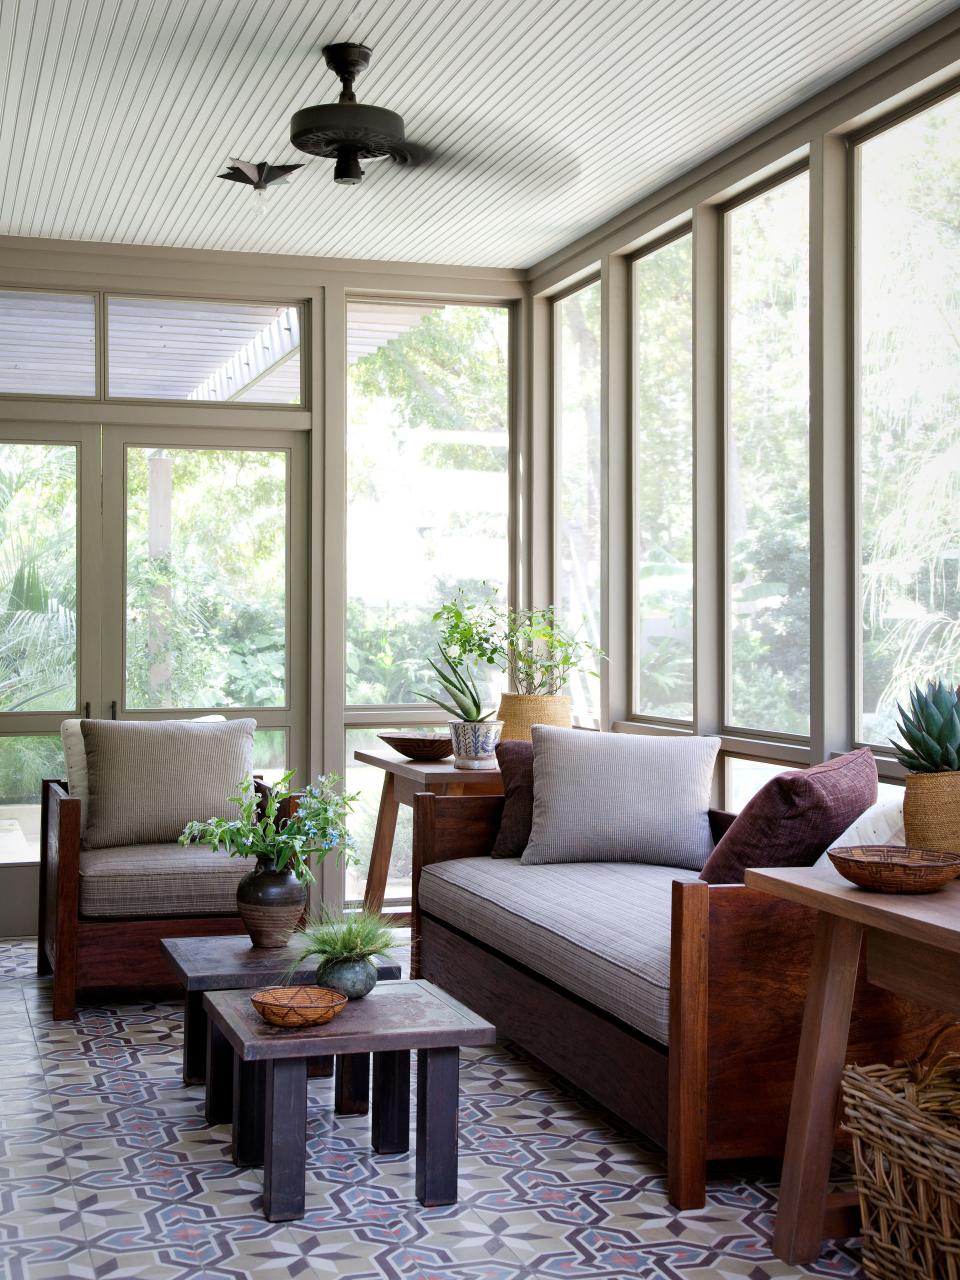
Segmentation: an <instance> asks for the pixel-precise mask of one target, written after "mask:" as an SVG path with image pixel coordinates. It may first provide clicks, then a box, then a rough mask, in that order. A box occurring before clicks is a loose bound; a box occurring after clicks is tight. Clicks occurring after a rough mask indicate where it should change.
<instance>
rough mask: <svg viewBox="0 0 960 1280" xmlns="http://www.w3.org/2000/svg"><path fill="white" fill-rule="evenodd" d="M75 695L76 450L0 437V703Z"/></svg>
mask: <svg viewBox="0 0 960 1280" xmlns="http://www.w3.org/2000/svg"><path fill="white" fill-rule="evenodd" d="M76 700H77V450H76V447H75V446H74V445H71V444H4V443H3V442H0V711H19V712H26V711H72V710H74V708H75V707H76Z"/></svg>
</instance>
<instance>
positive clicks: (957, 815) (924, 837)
mask: <svg viewBox="0 0 960 1280" xmlns="http://www.w3.org/2000/svg"><path fill="white" fill-rule="evenodd" d="M903 826H904V831H905V833H906V838H907V844H908V845H910V846H911V847H912V848H914V849H935V850H937V851H938V852H940V853H960V773H957V772H952V773H908V774H907V786H906V794H905V795H904V797H903Z"/></svg>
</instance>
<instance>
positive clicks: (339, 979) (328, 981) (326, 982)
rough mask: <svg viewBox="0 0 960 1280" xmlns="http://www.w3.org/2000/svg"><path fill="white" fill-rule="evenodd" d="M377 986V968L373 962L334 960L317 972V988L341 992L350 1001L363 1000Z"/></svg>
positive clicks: (365, 960)
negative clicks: (327, 988)
mask: <svg viewBox="0 0 960 1280" xmlns="http://www.w3.org/2000/svg"><path fill="white" fill-rule="evenodd" d="M376 985H377V966H376V965H375V964H374V963H373V961H372V960H367V959H366V958H362V959H360V960H334V961H333V963H332V964H322V965H321V966H320V967H319V969H318V970H317V986H318V987H329V988H330V990H331V991H339V992H340V994H341V995H342V996H346V997H347V999H348V1000H362V999H363V997H364V996H367V995H369V994H370V992H371V991H372V990H373V988H374V987H375V986H376Z"/></svg>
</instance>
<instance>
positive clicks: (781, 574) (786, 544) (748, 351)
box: [725, 173, 810, 735]
mask: <svg viewBox="0 0 960 1280" xmlns="http://www.w3.org/2000/svg"><path fill="white" fill-rule="evenodd" d="M808 203H809V200H808V180H807V175H806V174H805V173H804V174H800V175H799V176H797V177H795V178H791V179H790V180H788V181H786V182H782V183H780V184H779V185H778V186H775V187H772V188H770V189H769V190H767V191H764V192H763V193H762V194H760V195H757V196H753V197H752V198H750V199H749V200H746V201H745V202H744V203H742V204H739V205H737V206H735V207H734V208H732V209H730V210H728V212H727V214H726V217H725V222H726V263H727V265H726V312H727V344H726V352H727V388H726V391H727V436H726V540H727V541H726V549H727V574H728V591H727V615H728V617H727V628H728V675H727V682H728V688H727V708H726V715H727V720H728V723H730V724H731V725H735V726H737V727H739V728H741V729H754V730H764V731H767V732H771V733H776V734H778V735H783V734H797V735H805V734H807V733H808V732H809V728H810V530H809V525H810V518H809V508H810V496H809V495H810V486H809V480H808V426H809V400H810V395H809V332H808V325H809V306H808V289H809V261H808V260H809V253H808V239H809V230H808V218H809V210H808Z"/></svg>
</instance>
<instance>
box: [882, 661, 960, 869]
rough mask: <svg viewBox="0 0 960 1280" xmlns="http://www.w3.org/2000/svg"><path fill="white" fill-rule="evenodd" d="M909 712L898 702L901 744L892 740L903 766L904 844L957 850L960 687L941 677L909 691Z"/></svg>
mask: <svg viewBox="0 0 960 1280" xmlns="http://www.w3.org/2000/svg"><path fill="white" fill-rule="evenodd" d="M910 708H911V711H912V713H913V714H912V715H911V714H909V713H908V712H907V711H905V710H904V709H903V707H902V706H900V704H899V703H897V710H898V711H899V713H900V723H899V724H898V725H897V731H898V732H899V734H900V736H901V738H902V739H903V741H902V742H894V741H893V739H891V742H892V743H893V747H894V750H895V751H896V753H897V757H898V759H899V760H900V763H901V764H902V765H903V766H904V768H905V769H906V770H907V780H906V793H905V795H904V798H903V825H904V831H905V834H906V841H907V844H908V845H912V846H914V847H915V848H919V849H937V850H942V851H949V852H951V853H955V852H960V690H958V689H951V688H948V687H947V685H945V684H944V682H943V681H942V680H937V681H932V680H931V681H930V683H929V684H928V685H927V687H926V689H925V690H924V689H923V688H922V687H921V686H920V685H917V686H916V687H915V688H914V689H912V690H911V692H910Z"/></svg>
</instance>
